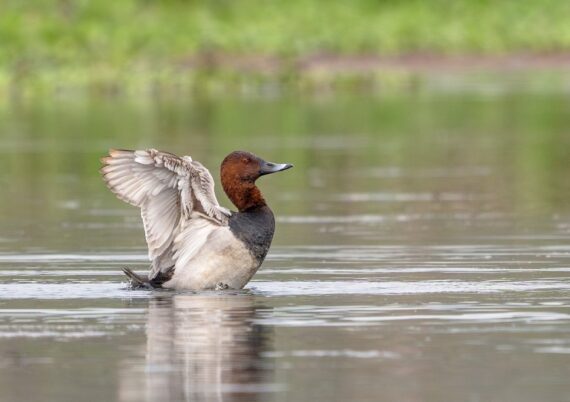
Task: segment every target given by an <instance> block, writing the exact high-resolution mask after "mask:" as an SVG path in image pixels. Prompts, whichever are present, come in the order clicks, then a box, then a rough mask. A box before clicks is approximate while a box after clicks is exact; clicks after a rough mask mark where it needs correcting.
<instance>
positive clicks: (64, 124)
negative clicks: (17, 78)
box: [0, 91, 570, 402]
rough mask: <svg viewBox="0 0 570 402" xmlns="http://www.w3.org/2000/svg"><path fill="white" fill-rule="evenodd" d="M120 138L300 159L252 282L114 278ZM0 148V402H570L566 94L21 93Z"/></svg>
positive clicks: (124, 245)
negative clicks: (146, 286) (24, 96)
mask: <svg viewBox="0 0 570 402" xmlns="http://www.w3.org/2000/svg"><path fill="white" fill-rule="evenodd" d="M109 147H122V148H144V147H155V148H159V149H164V150H169V151H172V152H175V153H178V154H188V155H191V156H192V157H193V158H195V159H197V160H200V161H201V162H203V163H204V164H205V165H206V166H207V167H209V168H210V169H211V170H212V172H213V174H214V176H215V177H216V179H217V176H218V166H219V162H220V161H221V159H222V158H223V157H224V156H225V155H226V154H227V153H228V152H230V151H232V150H234V149H246V150H250V151H253V152H255V153H257V154H259V155H260V156H262V157H264V158H265V159H267V160H270V161H274V162H288V163H293V164H294V165H295V168H294V169H292V170H289V171H287V172H284V173H282V174H279V175H274V176H269V177H264V178H262V179H261V180H260V187H261V188H262V190H263V191H264V193H265V195H266V198H267V200H268V202H269V204H270V205H271V207H272V208H273V210H274V211H275V213H276V216H277V233H276V237H275V239H274V243H273V247H272V249H271V251H270V253H269V255H268V258H267V260H266V262H265V264H264V265H263V267H262V269H261V270H260V271H259V272H258V274H257V275H256V276H255V277H254V280H253V281H252V282H251V283H250V284H249V285H248V287H247V289H246V290H245V291H242V292H204V293H199V294H192V293H183V292H179V293H174V292H158V291H157V292H146V291H131V290H128V289H126V282H125V279H124V277H123V276H122V274H121V273H120V267H121V266H123V265H129V266H133V267H136V268H137V269H139V270H141V271H142V270H145V268H146V264H147V263H146V260H145V245H144V239H143V234H142V225H141V222H140V220H139V217H138V212H137V211H136V210H135V209H134V208H132V207H130V206H128V205H125V204H123V203H122V202H120V201H118V200H117V199H115V198H114V196H113V195H112V194H111V193H110V192H109V191H108V190H107V189H106V188H105V186H104V185H103V183H102V181H101V179H100V177H99V175H98V172H97V170H98V168H99V161H98V159H99V157H101V156H102V155H103V154H104V153H105V152H106V149H108V148H109ZM0 167H1V169H0V186H1V188H2V196H1V197H0V217H1V225H0V400H1V401H2V402H7V401H24V400H25V401H32V400H38V401H40V400H41V401H114V400H117V401H141V400H147V401H165V400H173V401H178V400H186V401H231V400H239V401H254V400H260V401H266V400H267V401H313V400H315V401H316V400H318V401H469V402H473V401H517V402H521V401H522V402H524V401H528V402H531V401H532V402H534V401H570V383H569V382H568V378H570V278H569V276H570V201H569V198H570V179H569V177H570V98H569V97H568V95H567V93H566V92H565V91H556V92H544V91H536V92H525V93H520V92H516V91H507V92H505V93H500V94H495V93H493V92H490V93H487V92H485V91H483V92H461V91H460V92H451V93H448V92H445V91H434V92H429V93H422V94H416V95H402V96H394V95H391V96H342V95H339V96H336V97H313V98H308V97H302V96H284V97H277V98H275V97H271V96H267V97H260V98H254V99H209V100H200V101H198V100H188V101H184V100H179V101H172V100H160V99H156V100H154V101H120V100H116V99H106V100H93V101H71V100H61V101H52V100H45V101H43V102H39V101H38V102H30V103H13V104H10V105H4V106H2V107H0ZM217 189H218V198H219V199H220V201H221V202H222V204H224V205H226V206H229V202H228V201H227V199H226V197H225V196H224V195H222V192H221V191H220V188H219V186H218V188H217Z"/></svg>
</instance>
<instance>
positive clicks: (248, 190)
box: [222, 179, 267, 212]
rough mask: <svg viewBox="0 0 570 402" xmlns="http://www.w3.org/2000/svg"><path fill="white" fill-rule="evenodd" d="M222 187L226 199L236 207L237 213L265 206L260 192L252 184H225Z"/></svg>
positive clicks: (229, 182)
mask: <svg viewBox="0 0 570 402" xmlns="http://www.w3.org/2000/svg"><path fill="white" fill-rule="evenodd" d="M222 186H223V188H224V191H225V192H226V195H227V196H228V198H229V199H230V200H231V202H233V204H234V205H235V206H236V207H237V209H238V210H239V212H245V211H248V210H254V209H258V208H261V207H264V206H266V205H267V203H266V202H265V199H264V198H263V195H261V191H260V190H259V188H257V186H256V185H255V183H252V182H242V181H239V182H231V181H228V182H225V181H224V180H223V179H222Z"/></svg>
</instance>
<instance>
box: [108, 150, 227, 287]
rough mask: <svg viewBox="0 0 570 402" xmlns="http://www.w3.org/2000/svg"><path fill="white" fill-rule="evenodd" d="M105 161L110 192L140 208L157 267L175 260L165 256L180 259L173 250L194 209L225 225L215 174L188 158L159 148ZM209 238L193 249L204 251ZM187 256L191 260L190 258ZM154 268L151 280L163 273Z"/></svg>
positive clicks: (117, 155)
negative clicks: (216, 188)
mask: <svg viewBox="0 0 570 402" xmlns="http://www.w3.org/2000/svg"><path fill="white" fill-rule="evenodd" d="M101 161H102V163H103V167H102V168H101V174H102V175H103V178H104V180H105V182H106V184H107V187H109V189H110V190H111V191H112V192H113V193H115V195H116V196H117V197H118V198H119V199H121V200H123V201H125V202H127V203H129V204H131V205H134V206H137V207H139V208H141V216H142V220H143V225H144V230H145V236H146V241H147V244H148V250H149V258H150V259H151V260H152V261H153V262H154V261H157V263H158V261H160V260H171V258H164V257H165V256H164V255H163V254H165V253H174V254H173V255H172V256H171V257H173V258H176V256H180V255H181V254H180V252H174V251H173V247H172V246H173V244H174V241H175V238H176V236H177V235H178V234H179V233H180V231H181V227H182V226H184V222H185V221H188V220H189V219H191V217H192V216H195V214H193V212H194V210H196V208H198V210H200V212H202V211H203V212H204V213H205V215H206V216H205V217H204V218H208V219H205V220H208V221H210V220H211V221H214V222H216V223H217V224H218V225H226V224H227V217H228V216H229V214H230V212H229V211H228V210H227V209H225V208H223V207H221V206H220V205H219V203H218V200H217V199H216V195H215V192H214V179H213V178H212V175H211V174H210V172H209V171H208V170H207V169H206V168H205V167H204V166H203V165H202V164H200V163H199V162H196V161H193V160H192V158H190V157H189V156H184V157H182V158H180V157H178V156H176V155H174V154H171V153H168V152H161V151H157V150H155V149H147V150H137V151H130V150H117V149H112V150H110V151H109V156H107V157H104V158H102V159H101ZM194 200H196V201H197V204H199V205H196V202H195V201H194ZM196 236H197V237H199V236H198V235H196ZM206 238H207V236H205V237H204V238H203V239H199V240H198V239H196V243H194V242H193V243H192V244H196V246H198V243H202V246H203V243H205V241H206ZM200 247H201V246H200ZM161 257H162V258H161ZM183 257H184V259H186V258H187V255H186V253H184V256H183ZM176 265H177V266H178V265H179V264H178V263H177V264H176ZM156 268H157V267H153V270H152V271H153V274H151V276H152V275H156V274H158V273H159V272H160V269H158V270H157V269H156Z"/></svg>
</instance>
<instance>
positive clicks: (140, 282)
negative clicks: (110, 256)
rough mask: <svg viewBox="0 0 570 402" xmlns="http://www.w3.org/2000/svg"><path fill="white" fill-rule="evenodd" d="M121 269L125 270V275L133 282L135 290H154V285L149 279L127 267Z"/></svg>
mask: <svg viewBox="0 0 570 402" xmlns="http://www.w3.org/2000/svg"><path fill="white" fill-rule="evenodd" d="M121 269H122V270H123V272H124V273H125V275H127V277H128V278H129V280H130V282H131V286H132V287H133V288H134V289H137V288H146V289H152V288H154V286H152V283H151V282H150V280H149V279H148V278H146V277H143V276H140V275H139V274H137V273H135V272H134V271H133V270H132V269H130V268H127V267H123V268H121Z"/></svg>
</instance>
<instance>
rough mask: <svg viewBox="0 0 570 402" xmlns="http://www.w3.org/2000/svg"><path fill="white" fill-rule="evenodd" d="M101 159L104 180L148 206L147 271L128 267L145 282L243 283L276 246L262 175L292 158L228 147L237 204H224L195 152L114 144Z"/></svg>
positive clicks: (226, 179)
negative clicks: (141, 273)
mask: <svg viewBox="0 0 570 402" xmlns="http://www.w3.org/2000/svg"><path fill="white" fill-rule="evenodd" d="M109 154H110V155H109V156H108V157H106V158H103V159H102V162H103V164H104V166H103V168H102V169H101V173H102V174H103V175H104V178H105V182H106V183H107V186H108V187H109V189H111V191H113V192H114V193H115V194H116V195H117V196H118V197H119V198H120V199H121V200H123V201H125V202H128V203H129V204H132V205H134V206H137V207H140V208H141V215H142V219H143V223H144V229H145V235H146V241H147V244H148V252H149V258H150V260H151V261H152V265H151V270H150V273H149V276H148V278H143V277H142V276H139V275H137V274H135V273H134V272H132V271H131V270H129V269H124V271H125V273H126V274H127V276H129V278H130V279H131V281H132V282H133V284H135V285H138V286H150V287H164V288H173V289H192V290H200V289H215V288H222V289H226V288H232V289H241V288H243V287H244V286H245V285H246V284H247V282H249V280H250V279H251V277H252V276H253V275H254V274H255V272H256V271H257V269H258V268H259V267H260V265H261V263H262V262H263V260H264V259H265V255H266V254H267V251H268V250H269V246H270V245H271V240H272V238H273V233H274V231H275V219H274V217H273V212H272V211H271V209H270V208H269V207H268V206H267V204H266V203H265V199H264V198H263V196H262V195H261V191H259V189H258V188H257V186H256V185H255V181H256V180H257V179H258V178H259V177H260V176H262V175H266V174H270V173H276V172H281V171H283V170H286V169H289V168H290V167H292V165H289V164H275V163H270V162H266V161H264V160H263V159H261V158H259V157H257V156H255V155H253V154H251V153H249V152H242V151H236V152H232V153H231V154H229V155H228V156H227V157H226V158H225V159H224V161H223V162H222V166H221V179H222V186H223V188H224V191H225V192H226V194H227V195H228V197H229V199H230V200H231V201H232V202H233V203H234V205H235V206H236V207H237V208H238V210H239V212H230V211H228V210H227V209H225V208H223V207H221V206H220V204H219V203H218V200H217V199H216V194H215V193H214V180H213V179H212V175H211V174H210V172H208V170H207V169H206V168H205V167H204V166H202V164H200V163H199V162H196V161H193V160H192V158H190V157H189V156H184V157H182V158H179V157H178V156H176V155H173V154H170V153H168V152H160V151H157V150H155V149H148V150H144V151H126V150H111V151H110V152H109Z"/></svg>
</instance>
